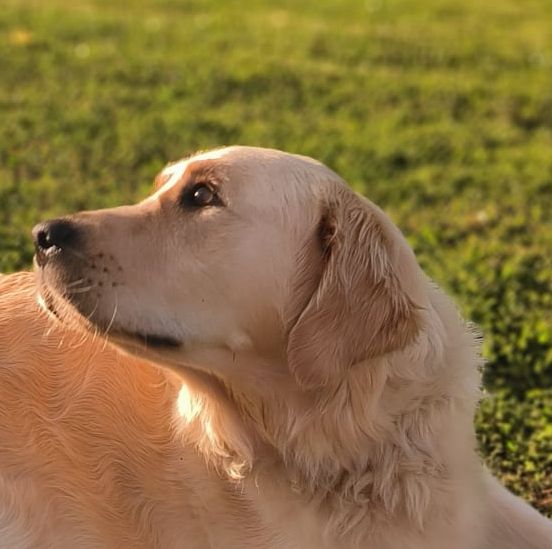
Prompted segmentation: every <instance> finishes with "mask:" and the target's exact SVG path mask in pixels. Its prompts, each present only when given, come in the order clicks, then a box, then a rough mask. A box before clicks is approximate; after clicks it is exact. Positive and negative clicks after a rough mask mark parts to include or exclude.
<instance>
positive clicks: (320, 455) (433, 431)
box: [179, 296, 477, 533]
mask: <svg viewBox="0 0 552 549" xmlns="http://www.w3.org/2000/svg"><path fill="white" fill-rule="evenodd" d="M434 305H435V315H434V316H433V318H432V319H431V321H432V322H433V323H434V325H433V327H432V329H431V330H427V331H425V332H424V333H423V334H421V335H420V338H419V339H418V341H417V342H416V344H415V345H412V346H411V347H409V348H408V349H405V350H403V351H401V352H400V353H395V354H394V355H388V356H384V357H380V358H379V359H375V360H371V361H370V362H366V363H362V364H357V365H356V366H355V367H354V368H353V369H352V370H351V371H350V372H349V374H348V375H347V377H345V378H343V379H342V380H341V382H340V383H338V384H337V385H335V386H334V387H333V388H332V389H331V390H325V391H319V392H312V393H299V392H297V393H294V391H293V389H292V390H289V388H288V390H282V388H281V387H277V386H272V385H271V384H268V385H267V386H259V385H258V384H256V385H255V386H246V385H243V383H242V384H237V383H235V384H227V383H226V384H223V383H221V382H219V383H218V393H217V394H212V393H209V392H204V391H202V390H201V388H200V387H199V386H198V385H197V384H196V385H194V384H192V386H190V385H188V384H186V385H184V386H183V388H182V390H181V393H180V398H179V413H180V417H181V419H182V420H183V429H182V433H183V434H184V436H186V437H187V439H188V440H189V441H191V442H193V443H195V444H196V445H197V447H198V449H199V451H200V452H201V453H202V454H203V455H204V456H205V457H206V458H207V459H208V460H209V461H210V462H211V463H213V464H214V465H215V466H216V467H217V468H218V470H219V471H220V472H221V473H222V474H224V475H227V476H229V477H231V478H233V479H236V480H238V481H239V480H241V479H244V478H246V477H247V476H248V475H260V476H262V472H263V470H264V468H273V469H274V468H278V469H279V472H280V473H283V476H284V477H285V478H287V482H288V485H289V488H290V490H293V491H294V492H296V493H299V494H301V495H302V496H303V497H305V498H307V499H308V500H310V501H315V502H317V503H318V504H319V505H320V506H321V507H323V508H325V509H326V510H328V513H327V514H328V520H330V521H332V529H333V531H334V532H335V531H338V532H342V533H345V532H347V531H349V530H351V529H354V528H353V527H354V526H355V525H357V524H359V523H363V524H364V523H366V522H370V523H374V522H379V521H381V520H384V519H389V517H394V518H397V517H402V518H403V519H404V520H406V521H408V522H411V523H412V524H414V525H415V526H417V527H419V528H421V527H422V526H423V525H424V522H425V520H426V518H427V517H428V516H429V515H431V514H432V513H435V512H438V511H439V507H440V506H442V505H443V502H442V501H436V500H435V499H434V497H433V494H434V493H436V492H438V490H437V489H436V486H437V485H438V484H440V483H442V481H443V479H445V478H449V477H450V476H451V475H453V472H452V471H451V467H454V465H453V461H454V455H453V454H454V449H452V448H446V447H443V443H442V441H441V439H442V437H443V436H444V433H445V432H446V431H450V430H451V429H457V430H461V432H462V434H461V436H460V437H456V438H457V439H460V440H462V441H463V443H464V444H466V445H470V444H473V441H472V427H471V422H472V415H473V407H474V406H475V402H474V401H473V397H471V396H468V395H471V394H473V393H474V391H473V384H477V374H476V368H475V363H476V362H477V356H476V355H477V347H476V345H474V343H473V337H472V336H471V335H470V334H469V333H468V332H467V331H465V330H464V333H465V340H464V341H460V342H455V343H454V346H452V345H451V342H450V340H449V338H448V337H447V332H448V331H449V330H451V329H452V330H454V332H455V333H458V330H457V324H458V322H461V321H460V319H459V318H458V317H457V316H456V313H454V312H451V310H450V307H448V308H447V304H446V303H445V302H444V301H442V300H440V299H439V298H438V296H437V298H436V301H435V303H434ZM439 309H440V310H439ZM443 319H445V320H446V322H444V321H443ZM447 323H448V324H449V326H447ZM451 324H456V329H454V328H452V326H451ZM454 332H453V333H454ZM430 333H431V334H437V335H434V339H433V340H430V339H429V338H428V336H427V334H430ZM453 354H454V360H452V355H453ZM449 361H450V363H453V364H455V371H451V370H450V369H449V368H447V364H448V363H449ZM459 364H460V366H459ZM468 371H469V373H468ZM466 380H467V381H466ZM466 383H468V385H469V387H467V386H466ZM210 385H211V386H212V383H211V384H210ZM295 391H298V389H295ZM462 403H471V404H468V405H467V407H466V406H465V405H464V404H462ZM460 406H463V407H464V408H465V409H460V408H459V407H460ZM421 479H423V481H422V480H421ZM434 488H435V489H434ZM374 503H377V505H373V504H374ZM376 509H377V510H378V512H379V513H380V514H381V512H382V511H383V513H384V514H385V515H386V516H385V517H374V515H373V513H374V512H375V510H376Z"/></svg>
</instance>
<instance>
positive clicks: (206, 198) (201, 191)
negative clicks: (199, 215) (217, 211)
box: [180, 183, 223, 208]
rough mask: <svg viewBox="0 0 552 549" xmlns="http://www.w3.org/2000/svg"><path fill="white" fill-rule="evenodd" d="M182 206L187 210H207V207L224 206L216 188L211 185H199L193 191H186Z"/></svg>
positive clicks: (181, 201) (181, 202)
mask: <svg viewBox="0 0 552 549" xmlns="http://www.w3.org/2000/svg"><path fill="white" fill-rule="evenodd" d="M180 204H181V205H182V206H183V207H185V208H206V207H207V206H222V205H223V204H222V201H221V200H220V198H219V195H218V194H217V190H216V188H215V187H214V186H213V185H211V184H210V183H197V184H196V185H194V186H193V187H192V188H191V189H186V190H185V191H184V193H183V195H182V198H181V200H180Z"/></svg>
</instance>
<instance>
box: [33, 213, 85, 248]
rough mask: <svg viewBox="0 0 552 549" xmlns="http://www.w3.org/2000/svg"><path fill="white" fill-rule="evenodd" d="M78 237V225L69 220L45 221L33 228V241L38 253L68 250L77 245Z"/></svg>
mask: <svg viewBox="0 0 552 549" xmlns="http://www.w3.org/2000/svg"><path fill="white" fill-rule="evenodd" d="M77 236H78V230H77V227H76V225H75V224H74V223H73V222H71V221H69V220H68V219H53V220H51V221H45V222H44V223H39V224H38V225H36V226H35V227H34V228H33V241H34V245H35V248H36V250H37V252H46V251H48V250H51V249H53V248H57V249H60V250H62V249H64V248H68V247H69V246H71V245H73V244H75V242H76V240H77Z"/></svg>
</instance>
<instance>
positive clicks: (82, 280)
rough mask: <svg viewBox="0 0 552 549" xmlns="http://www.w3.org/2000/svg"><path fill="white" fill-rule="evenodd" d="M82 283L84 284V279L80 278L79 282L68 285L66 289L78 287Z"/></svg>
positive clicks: (74, 281) (75, 281)
mask: <svg viewBox="0 0 552 549" xmlns="http://www.w3.org/2000/svg"><path fill="white" fill-rule="evenodd" d="M82 282H84V278H79V279H78V280H73V281H72V282H69V283H67V284H66V287H67V288H72V287H73V286H78V285H79V284H81V283H82Z"/></svg>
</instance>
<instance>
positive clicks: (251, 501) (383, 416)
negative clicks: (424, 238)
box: [0, 147, 552, 549]
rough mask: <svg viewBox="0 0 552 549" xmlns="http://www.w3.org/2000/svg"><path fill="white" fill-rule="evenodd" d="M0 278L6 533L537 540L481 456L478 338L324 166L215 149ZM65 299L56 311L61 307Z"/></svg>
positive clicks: (9, 540) (506, 546)
mask: <svg viewBox="0 0 552 549" xmlns="http://www.w3.org/2000/svg"><path fill="white" fill-rule="evenodd" d="M33 234H34V239H35V245H36V256H35V263H36V271H37V281H36V282H35V280H34V279H33V277H32V275H30V274H28V273H22V274H18V275H13V276H8V277H4V278H2V279H0V417H1V421H0V487H1V488H0V546H1V547H5V548H17V549H19V548H41V549H44V548H56V549H59V548H71V549H73V548H77V547H78V548H86V549H87V548H132V549H134V548H163V549H165V548H166V549H173V548H174V549H176V548H186V549H208V548H210V549H214V548H217V549H218V548H220V549H222V548H224V549H226V548H236V549H238V548H239V549H253V548H256V549H322V548H326V549H330V548H332V549H333V548H336V549H337V548H339V549H349V548H351V549H352V548H366V549H547V548H548V549H550V548H552V525H551V522H549V521H548V520H546V519H545V518H544V517H541V516H540V515H539V514H538V513H537V512H536V511H534V510H533V509H531V508H530V507H529V506H528V505H527V504H525V503H524V502H522V501H521V500H520V499H518V498H516V497H514V496H513V495H511V494H510V493H509V492H507V491H506V490H505V489H504V488H502V487H500V486H499V485H498V483H497V482H496V481H494V480H493V479H492V477H490V475H488V473H486V472H485V471H484V469H483V467H482V465H481V463H480V458H479V457H478V456H477V453H476V451H475V445H476V443H475V436H474V429H473V426H472V420H473V414H474V410H475V407H476V404H477V401H478V397H479V390H478V387H479V372H478V370H479V367H480V364H481V361H480V358H479V354H478V341H477V337H476V336H475V335H474V334H473V333H472V330H470V328H469V326H467V325H466V323H465V322H464V321H463V320H462V319H461V318H460V316H459V315H458V313H457V311H456V309H455V307H454V305H453V304H452V303H451V301H450V299H448V298H447V297H446V296H445V295H444V294H443V293H442V292H441V291H440V290H439V289H438V288H437V287H436V286H435V285H434V284H433V283H432V282H431V281H430V280H429V279H428V278H427V277H426V276H425V275H424V273H423V272H422V271H421V269H420V267H419V266H418V264H417V262H416V259H415V257H414V255H413V253H412V251H411V249H410V248H409V246H408V245H407V243H406V241H405V239H404V237H403V236H402V235H401V233H400V232H399V230H398V229H397V228H396V227H395V226H394V225H393V224H392V222H391V221H390V220H389V219H388V217H387V216H386V215H385V214H384V213H383V212H382V211H381V210H380V209H378V208H377V207H376V206H375V205H374V204H372V203H370V202H368V201H367V200H364V199H362V198H360V197H359V196H357V195H356V194H354V193H353V192H352V191H351V190H350V189H349V188H348V187H347V186H346V184H345V183H344V182H343V181H342V180H341V179H340V178H339V177H338V176H337V175H336V174H335V173H334V172H332V171H331V170H330V169H328V168H326V167H325V166H323V165H322V164H320V163H318V162H315V161H314V160H311V159H308V158H305V157H300V156H296V155H291V154H286V153H283V152H279V151H274V150H267V149H258V148H249V147H230V148H225V149H220V150H216V151H211V152H208V153H203V154H199V155H196V156H193V157H191V158H189V159H186V160H182V161H180V162H177V163H175V164H172V165H169V166H168V167H167V168H165V169H164V170H163V171H162V172H161V173H160V174H159V176H158V177H157V179H156V190H155V192H154V194H152V195H151V196H150V197H149V198H147V199H146V200H144V201H143V202H140V203H139V204H136V205H133V206H125V207H120V208H113V209H106V210H100V211H94V212H83V213H79V214H76V215H72V216H69V217H66V218H62V219H57V220H52V221H49V222H46V223H43V224H40V225H38V226H37V227H35V229H34V231H33ZM56 317H57V318H56Z"/></svg>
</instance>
